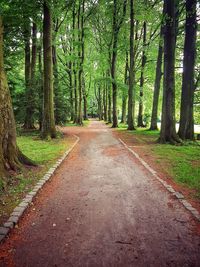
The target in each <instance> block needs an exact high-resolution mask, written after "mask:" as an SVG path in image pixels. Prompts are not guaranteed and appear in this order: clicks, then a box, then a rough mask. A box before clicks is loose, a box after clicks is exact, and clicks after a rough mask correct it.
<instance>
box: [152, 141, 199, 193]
mask: <svg viewBox="0 0 200 267" xmlns="http://www.w3.org/2000/svg"><path fill="white" fill-rule="evenodd" d="M152 152H153V153H154V154H155V155H156V156H157V157H158V158H159V160H160V161H161V164H162V162H163V161H165V162H168V164H169V166H170V168H169V169H168V170H167V172H169V174H170V176H172V177H173V178H174V180H175V181H176V182H178V183H182V184H184V185H187V186H188V187H190V188H192V189H196V190H197V194H198V195H199V197H200V146H199V145H198V144H188V145H187V144H185V145H184V146H172V145H168V144H166V145H155V146H154V147H152Z"/></svg>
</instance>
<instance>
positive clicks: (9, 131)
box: [0, 16, 33, 178]
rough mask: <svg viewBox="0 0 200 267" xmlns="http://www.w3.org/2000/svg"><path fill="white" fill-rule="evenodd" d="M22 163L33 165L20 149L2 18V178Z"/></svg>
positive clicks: (0, 86)
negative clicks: (17, 141)
mask: <svg viewBox="0 0 200 267" xmlns="http://www.w3.org/2000/svg"><path fill="white" fill-rule="evenodd" d="M21 163H25V164H33V163H32V162H31V161H30V160H29V159H27V158H26V157H25V156H24V155H23V154H22V153H21V152H20V151H19V149H18V147H17V144H16V126H15V119H14V114H13V109H12V102H11V97H10V92H9V88H8V83H7V78H6V73H5V70H4V60H3V22H2V17H1V16H0V177H1V178H5V177H6V175H7V171H8V170H17V169H18V168H19V167H20V164H21Z"/></svg>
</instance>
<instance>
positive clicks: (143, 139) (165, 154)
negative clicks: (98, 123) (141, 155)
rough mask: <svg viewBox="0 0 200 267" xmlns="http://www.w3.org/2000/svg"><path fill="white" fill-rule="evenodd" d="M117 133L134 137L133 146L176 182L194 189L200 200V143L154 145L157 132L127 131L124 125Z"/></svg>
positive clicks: (145, 130) (143, 130)
mask: <svg viewBox="0 0 200 267" xmlns="http://www.w3.org/2000/svg"><path fill="white" fill-rule="evenodd" d="M118 131H120V132H121V133H122V134H128V135H130V138H129V140H131V136H132V137H134V141H133V145H139V146H141V148H139V147H138V148H137V149H138V151H139V149H141V150H142V149H145V153H147V154H148V156H150V157H151V158H153V159H154V161H155V162H156V164H157V165H158V166H160V167H162V169H163V166H166V168H165V171H166V173H168V174H169V175H170V177H172V178H173V179H174V181H176V182H177V183H180V184H183V185H184V186H187V187H189V188H191V189H195V191H196V192H197V194H196V196H197V197H198V198H200V142H199V141H198V142H185V143H184V145H182V146H173V145H169V144H164V145H163V144H162V145H161V144H158V143H156V141H157V139H158V137H159V131H149V130H147V129H138V130H136V131H127V130H126V125H120V127H119V129H118Z"/></svg>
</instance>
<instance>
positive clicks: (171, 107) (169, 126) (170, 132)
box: [159, 0, 180, 144]
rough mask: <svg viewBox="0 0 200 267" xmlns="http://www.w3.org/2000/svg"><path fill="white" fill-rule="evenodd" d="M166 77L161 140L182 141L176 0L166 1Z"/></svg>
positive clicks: (164, 80) (164, 141)
mask: <svg viewBox="0 0 200 267" xmlns="http://www.w3.org/2000/svg"><path fill="white" fill-rule="evenodd" d="M164 17H165V25H164V78H163V104H162V120H161V132H160V138H159V141H160V142H161V143H166V142H170V143H172V144H175V143H177V142H180V140H179V138H178V135H177V134H176V128H175V77H174V74H175V71H174V70H175V69H174V65H175V46H176V25H175V24H176V16H175V1H173V0H165V1H164Z"/></svg>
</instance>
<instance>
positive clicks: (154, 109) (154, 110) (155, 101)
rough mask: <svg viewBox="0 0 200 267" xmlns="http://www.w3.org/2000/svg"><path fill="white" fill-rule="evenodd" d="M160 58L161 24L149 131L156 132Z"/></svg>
mask: <svg viewBox="0 0 200 267" xmlns="http://www.w3.org/2000/svg"><path fill="white" fill-rule="evenodd" d="M162 58H163V23H162V25H161V27H160V40H159V46H158V55H157V61H156V77H155V82H154V93H153V105H152V113H151V126H150V130H158V126H157V119H158V101H159V95H160V83H161V78H162Z"/></svg>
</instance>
